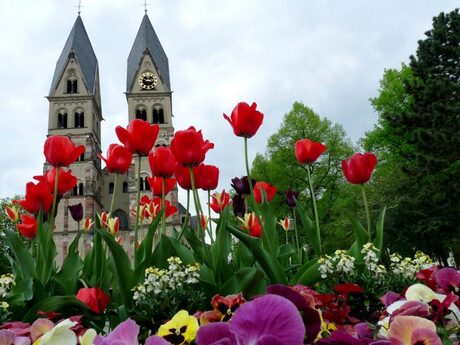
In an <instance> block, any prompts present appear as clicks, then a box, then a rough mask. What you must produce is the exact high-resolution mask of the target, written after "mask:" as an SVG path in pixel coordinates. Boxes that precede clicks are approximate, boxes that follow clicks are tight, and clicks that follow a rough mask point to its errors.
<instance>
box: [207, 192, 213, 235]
mask: <svg viewBox="0 0 460 345" xmlns="http://www.w3.org/2000/svg"><path fill="white" fill-rule="evenodd" d="M208 224H209V235H210V236H211V243H212V242H214V240H213V237H212V221H211V191H210V190H208Z"/></svg>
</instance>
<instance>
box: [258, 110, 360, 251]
mask: <svg viewBox="0 0 460 345" xmlns="http://www.w3.org/2000/svg"><path fill="white" fill-rule="evenodd" d="M304 138H308V139H311V140H314V141H318V142H322V143H323V144H325V145H326V146H327V151H326V152H325V153H324V154H323V155H322V156H321V157H320V159H319V160H318V162H317V163H315V164H314V166H313V174H312V176H313V177H312V178H313V185H314V188H315V195H316V198H317V200H318V203H317V204H318V209H319V215H320V224H321V232H322V236H323V242H324V245H325V247H326V250H331V248H336V247H337V246H338V245H339V244H340V246H343V245H344V244H351V243H350V241H349V239H348V238H349V233H350V232H351V230H350V231H344V229H345V228H347V226H348V220H347V219H346V217H344V215H343V212H342V210H343V209H351V210H353V211H354V210H356V209H357V208H360V207H361V205H360V204H359V203H358V204H356V201H355V197H356V192H355V191H354V190H353V189H350V188H348V186H346V184H345V182H344V180H343V174H342V170H341V167H340V166H341V160H342V159H344V158H346V157H348V156H350V155H351V154H352V153H353V152H354V150H355V148H354V147H353V145H352V144H351V142H350V140H349V139H347V138H346V134H345V131H344V129H343V128H342V126H340V125H338V124H333V123H331V121H329V120H328V119H326V118H321V117H320V116H319V115H318V114H316V113H315V112H314V111H313V110H312V109H311V108H309V107H307V106H305V105H304V104H302V103H300V102H295V103H294V104H293V106H292V109H291V111H289V113H287V114H286V115H284V118H283V122H282V124H281V127H280V128H279V130H278V131H277V132H276V133H275V134H273V135H272V136H271V137H270V138H269V140H268V144H267V151H266V153H265V154H264V155H261V154H258V155H257V156H256V158H255V159H254V161H253V165H252V172H251V174H252V177H254V178H255V179H257V180H263V181H267V182H270V183H271V184H273V185H275V186H276V187H277V188H278V191H279V193H278V194H277V196H276V197H275V199H274V200H273V201H272V202H271V203H272V204H273V205H274V209H275V210H276V213H275V215H276V216H277V217H278V218H284V217H285V216H286V215H289V214H290V212H291V211H290V210H289V208H288V207H287V205H286V203H285V201H284V191H287V190H289V189H292V190H294V191H298V192H300V195H299V199H300V200H301V201H302V203H304V204H305V205H306V206H307V209H308V212H309V213H310V215H312V214H313V211H312V203H311V199H310V195H309V188H308V178H307V172H306V170H305V167H304V166H302V165H300V164H299V163H298V162H297V160H296V158H295V154H294V145H295V143H296V141H297V140H299V139H304ZM357 195H358V198H359V194H357ZM358 200H359V199H358ZM306 240H307V238H306V235H305V234H304V233H303V234H301V242H302V243H303V242H305V241H306Z"/></svg>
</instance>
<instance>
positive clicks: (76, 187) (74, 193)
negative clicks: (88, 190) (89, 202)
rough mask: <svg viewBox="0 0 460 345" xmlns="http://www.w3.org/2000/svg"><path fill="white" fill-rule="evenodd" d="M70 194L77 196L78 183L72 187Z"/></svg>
mask: <svg viewBox="0 0 460 345" xmlns="http://www.w3.org/2000/svg"><path fill="white" fill-rule="evenodd" d="M72 195H73V196H77V195H78V185H75V187H73V191H72Z"/></svg>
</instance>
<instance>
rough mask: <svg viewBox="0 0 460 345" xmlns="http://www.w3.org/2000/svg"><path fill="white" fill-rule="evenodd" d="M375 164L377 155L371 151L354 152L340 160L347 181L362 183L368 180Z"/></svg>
mask: <svg viewBox="0 0 460 345" xmlns="http://www.w3.org/2000/svg"><path fill="white" fill-rule="evenodd" d="M376 165H377V157H376V156H375V155H374V154H373V153H370V152H368V153H364V154H363V153H355V154H354V155H353V156H351V158H349V159H348V160H343V161H342V170H343V174H344V175H345V178H346V179H347V180H348V182H350V183H352V184H363V183H366V182H367V181H369V179H370V178H371V175H372V172H373V171H374V168H375V166H376Z"/></svg>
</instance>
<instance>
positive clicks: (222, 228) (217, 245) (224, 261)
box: [211, 207, 233, 285]
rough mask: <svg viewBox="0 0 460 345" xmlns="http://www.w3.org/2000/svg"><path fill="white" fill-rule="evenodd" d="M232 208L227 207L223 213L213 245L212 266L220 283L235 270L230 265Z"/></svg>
mask: <svg viewBox="0 0 460 345" xmlns="http://www.w3.org/2000/svg"><path fill="white" fill-rule="evenodd" d="M229 212H230V208H229V207H226V208H225V209H224V211H223V212H222V213H221V215H220V218H219V221H218V222H217V228H216V241H215V242H214V244H213V245H212V246H211V254H212V267H213V271H214V274H215V278H216V281H217V282H218V284H219V285H220V284H223V283H224V281H226V280H227V279H228V278H229V276H230V275H232V274H233V271H232V270H231V269H230V267H229V263H228V258H229V256H230V251H231V249H232V247H231V235H230V233H229V232H228V231H227V228H226V227H227V222H228V216H229Z"/></svg>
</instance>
